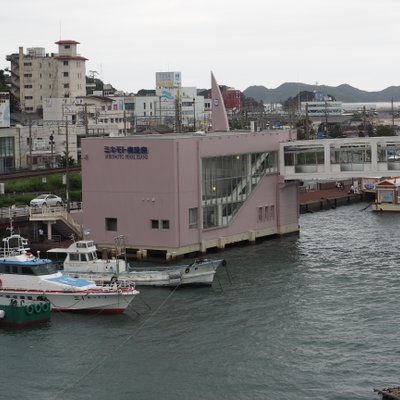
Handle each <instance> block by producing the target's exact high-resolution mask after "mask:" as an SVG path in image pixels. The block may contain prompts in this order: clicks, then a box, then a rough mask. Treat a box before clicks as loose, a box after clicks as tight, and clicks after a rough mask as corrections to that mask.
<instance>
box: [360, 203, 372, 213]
mask: <svg viewBox="0 0 400 400" xmlns="http://www.w3.org/2000/svg"><path fill="white" fill-rule="evenodd" d="M372 204H373V203H369V204H368V205H367V206H366V207H364V208H362V209H361V210H360V211H365V210H366V209H367V208H368V207H371V206H372Z"/></svg>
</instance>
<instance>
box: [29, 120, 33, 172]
mask: <svg viewBox="0 0 400 400" xmlns="http://www.w3.org/2000/svg"><path fill="white" fill-rule="evenodd" d="M29 166H30V168H31V169H33V160H32V120H31V118H29Z"/></svg>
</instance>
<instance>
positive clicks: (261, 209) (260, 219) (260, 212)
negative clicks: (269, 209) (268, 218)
mask: <svg viewBox="0 0 400 400" xmlns="http://www.w3.org/2000/svg"><path fill="white" fill-rule="evenodd" d="M262 220H263V208H262V207H258V221H259V222H261V221H262Z"/></svg>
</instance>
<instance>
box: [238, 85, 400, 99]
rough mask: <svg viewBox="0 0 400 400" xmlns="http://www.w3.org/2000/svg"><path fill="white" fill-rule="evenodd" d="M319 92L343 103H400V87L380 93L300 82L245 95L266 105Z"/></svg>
mask: <svg viewBox="0 0 400 400" xmlns="http://www.w3.org/2000/svg"><path fill="white" fill-rule="evenodd" d="M314 90H318V91H320V92H323V93H326V94H329V95H332V96H334V97H335V98H336V100H337V101H342V102H343V103H367V102H368V103H369V102H372V103H374V102H381V101H382V102H383V101H392V100H393V101H400V86H390V87H388V88H386V89H384V90H381V91H380V92H367V91H365V90H360V89H357V88H354V87H352V86H350V85H347V84H343V85H340V86H325V85H307V84H306V83H299V82H286V83H283V84H282V85H280V86H279V87H277V88H276V89H267V88H266V87H265V86H250V87H248V88H247V89H246V90H245V91H244V92H243V94H244V95H245V96H246V97H252V98H253V99H255V100H257V101H263V102H264V103H266V104H268V103H282V102H284V101H285V100H287V99H288V98H289V97H294V96H296V95H297V94H298V93H299V92H303V91H309V92H313V91H314Z"/></svg>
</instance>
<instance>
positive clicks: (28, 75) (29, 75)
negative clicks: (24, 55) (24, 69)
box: [24, 74, 32, 78]
mask: <svg viewBox="0 0 400 400" xmlns="http://www.w3.org/2000/svg"><path fill="white" fill-rule="evenodd" d="M24 77H25V78H32V74H24Z"/></svg>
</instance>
